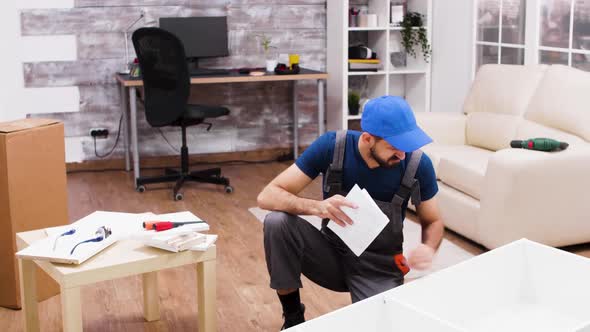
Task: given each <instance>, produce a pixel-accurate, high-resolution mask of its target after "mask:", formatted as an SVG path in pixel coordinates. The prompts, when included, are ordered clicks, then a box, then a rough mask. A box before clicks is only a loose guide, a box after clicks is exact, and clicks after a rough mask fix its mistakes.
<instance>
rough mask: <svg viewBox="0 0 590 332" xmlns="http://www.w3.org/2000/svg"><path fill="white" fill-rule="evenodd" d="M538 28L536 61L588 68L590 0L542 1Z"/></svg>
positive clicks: (589, 57)
mask: <svg viewBox="0 0 590 332" xmlns="http://www.w3.org/2000/svg"><path fill="white" fill-rule="evenodd" d="M572 13H573V15H572ZM539 30H540V38H539V63H546V64H556V63H557V64H563V65H568V66H572V67H576V68H580V69H582V70H586V71H590V0H541V8H540V17H539Z"/></svg>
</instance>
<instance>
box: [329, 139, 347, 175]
mask: <svg viewBox="0 0 590 332" xmlns="http://www.w3.org/2000/svg"><path fill="white" fill-rule="evenodd" d="M346 133H347V131H346V130H338V131H337V132H336V145H335V146H334V158H333V159H332V164H331V165H330V168H331V169H332V170H335V171H342V167H343V165H344V150H345V149H346Z"/></svg>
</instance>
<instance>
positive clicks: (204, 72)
mask: <svg viewBox="0 0 590 332" xmlns="http://www.w3.org/2000/svg"><path fill="white" fill-rule="evenodd" d="M229 73H230V71H229V70H227V69H208V68H197V69H191V71H190V75H191V76H224V75H229Z"/></svg>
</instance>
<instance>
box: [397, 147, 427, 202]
mask: <svg viewBox="0 0 590 332" xmlns="http://www.w3.org/2000/svg"><path fill="white" fill-rule="evenodd" d="M422 154H423V152H422V150H416V151H414V152H412V158H410V162H409V163H408V166H407V167H406V171H405V172H404V177H403V178H402V186H404V187H406V188H409V189H410V191H411V195H412V203H413V204H414V205H415V206H418V205H420V202H421V197H420V185H419V183H418V179H416V172H417V171H418V167H419V166H420V160H421V159H422ZM404 198H407V197H404Z"/></svg>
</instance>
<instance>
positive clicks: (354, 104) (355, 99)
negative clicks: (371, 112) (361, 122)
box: [348, 91, 361, 115]
mask: <svg viewBox="0 0 590 332" xmlns="http://www.w3.org/2000/svg"><path fill="white" fill-rule="evenodd" d="M360 101H361V97H360V96H359V94H358V93H356V92H354V91H350V92H348V114H350V115H358V114H359V109H360V108H361V104H360Z"/></svg>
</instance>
